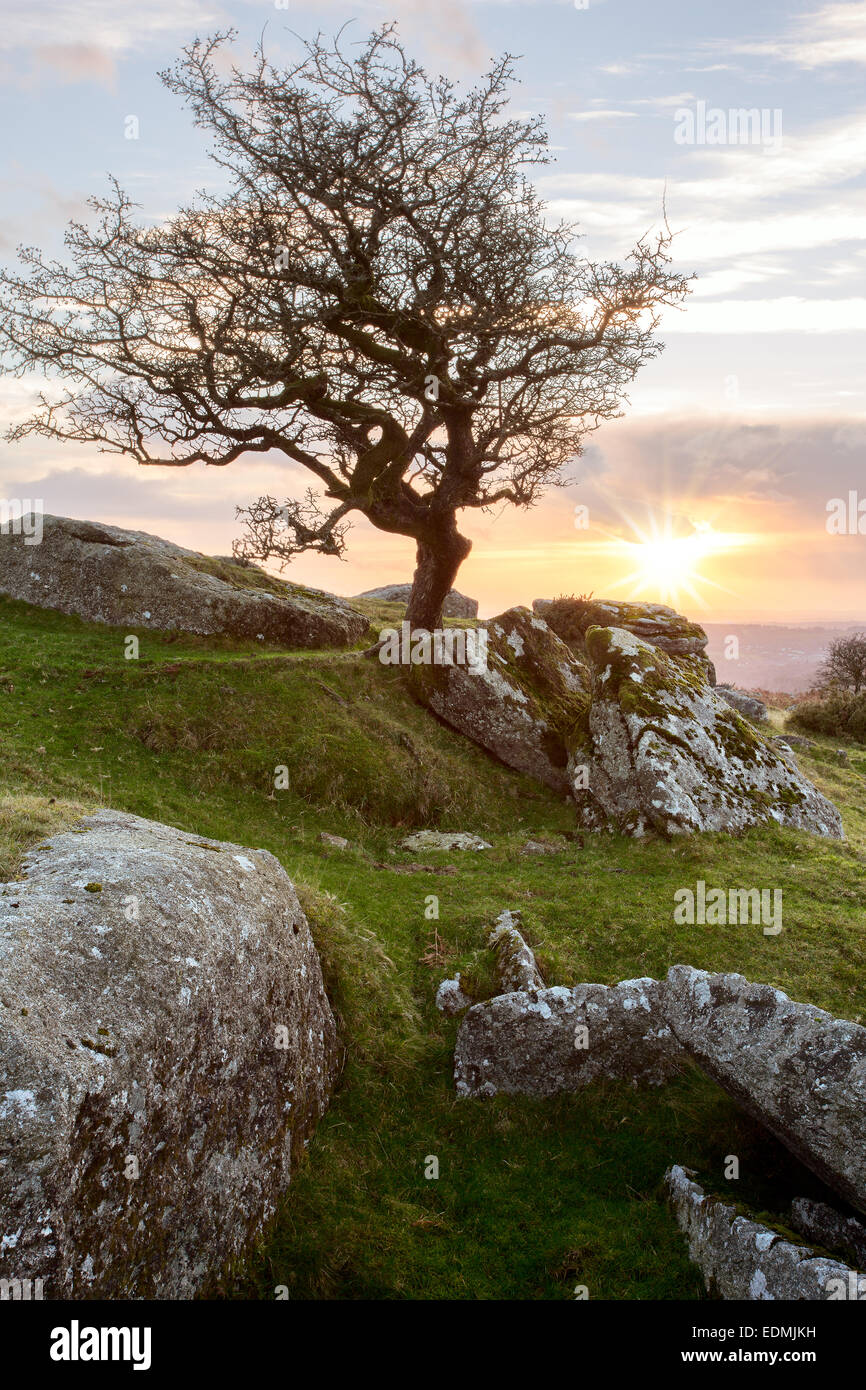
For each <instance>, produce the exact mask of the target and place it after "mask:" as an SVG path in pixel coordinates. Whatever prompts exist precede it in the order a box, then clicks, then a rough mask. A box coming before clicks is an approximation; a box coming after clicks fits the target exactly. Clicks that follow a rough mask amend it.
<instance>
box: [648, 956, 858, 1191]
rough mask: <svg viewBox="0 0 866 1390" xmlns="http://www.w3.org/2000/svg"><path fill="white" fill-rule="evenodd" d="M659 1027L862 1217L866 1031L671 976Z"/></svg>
mask: <svg viewBox="0 0 866 1390" xmlns="http://www.w3.org/2000/svg"><path fill="white" fill-rule="evenodd" d="M660 1009H661V1014H662V1017H663V1018H664V1020H665V1022H666V1023H667V1025H668V1027H669V1028H670V1030H671V1032H672V1033H673V1034H674V1036H675V1037H676V1039H677V1041H678V1042H679V1043H680V1045H681V1046H682V1047H683V1048H685V1050H686V1051H687V1052H689V1053H690V1054H691V1055H692V1057H694V1059H695V1060H696V1061H697V1063H698V1064H699V1066H700V1067H702V1069H703V1070H704V1071H705V1072H707V1074H708V1075H709V1076H711V1077H712V1078H713V1080H714V1081H717V1082H718V1084H719V1085H720V1086H723V1087H724V1089H725V1090H726V1091H728V1092H729V1094H730V1095H732V1096H733V1097H734V1099H735V1100H736V1101H738V1102H739V1104H740V1105H742V1106H743V1109H744V1110H747V1111H748V1112H749V1113H750V1114H751V1115H753V1116H754V1117H755V1119H757V1120H759V1121H760V1123H761V1124H763V1125H765V1126H766V1127H767V1129H769V1130H771V1131H772V1133H773V1134H775V1135H776V1137H777V1138H778V1139H779V1140H781V1142H782V1143H783V1144H785V1145H786V1147H787V1148H789V1149H790V1150H791V1152H792V1153H794V1154H796V1155H797V1157H798V1158H799V1159H800V1160H801V1161H802V1162H803V1163H805V1164H806V1166H807V1167H809V1168H811V1169H812V1171H813V1172H815V1173H817V1174H818V1177H819V1178H821V1179H822V1180H823V1181H824V1182H826V1183H827V1184H828V1185H829V1186H830V1187H832V1188H833V1189H834V1190H835V1191H836V1192H839V1193H841V1195H842V1196H843V1197H844V1198H845V1199H846V1200H847V1201H849V1202H851V1203H852V1204H853V1205H854V1206H856V1207H857V1208H858V1209H859V1210H860V1211H866V1028H862V1027H861V1026H860V1025H859V1024H857V1023H849V1022H847V1021H846V1020H845V1019H838V1018H833V1017H832V1016H831V1015H830V1014H828V1013H825V1012H824V1010H823V1009H817V1008H815V1007H814V1006H813V1005H811V1004H798V1003H795V1002H794V1001H793V1000H791V999H789V998H788V996H787V995H786V994H783V993H782V991H781V990H779V989H774V988H772V986H770V985H760V984H751V983H750V982H749V981H748V980H746V979H744V977H743V976H742V975H709V974H707V973H706V971H703V970H695V969H694V968H693V967H692V966H690V965H675V966H673V967H672V968H671V969H670V970H669V971H668V976H667V981H666V983H665V985H664V988H663V990H662V993H661V996H660Z"/></svg>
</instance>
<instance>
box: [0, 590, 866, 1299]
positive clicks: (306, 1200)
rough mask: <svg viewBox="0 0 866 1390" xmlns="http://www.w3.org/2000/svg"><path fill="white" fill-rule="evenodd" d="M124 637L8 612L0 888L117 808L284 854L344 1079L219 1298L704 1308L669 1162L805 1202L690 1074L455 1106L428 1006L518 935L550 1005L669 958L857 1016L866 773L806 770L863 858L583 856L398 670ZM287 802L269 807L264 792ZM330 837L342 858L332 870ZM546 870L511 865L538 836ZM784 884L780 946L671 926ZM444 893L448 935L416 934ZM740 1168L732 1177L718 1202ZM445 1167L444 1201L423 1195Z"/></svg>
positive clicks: (476, 973)
mask: <svg viewBox="0 0 866 1390" xmlns="http://www.w3.org/2000/svg"><path fill="white" fill-rule="evenodd" d="M124 635H125V634H123V633H121V632H119V631H118V630H115V629H109V628H103V627H98V626H94V625H88V624H85V623H81V622H79V621H77V620H75V619H72V618H66V617H63V616H62V615H59V614H55V613H49V612H45V611H41V610H36V609H32V608H28V607H27V606H25V605H23V604H18V603H13V602H10V601H8V600H4V599H2V598H0V741H2V748H3V758H2V764H0V876H3V877H10V876H14V875H15V873H16V872H17V871H18V867H19V865H20V858H21V854H22V852H23V850H24V849H25V848H26V846H27V845H28V844H29V843H32V842H33V840H34V839H36V838H38V837H40V836H42V835H44V834H46V833H49V832H50V831H51V830H52V829H54V828H57V827H58V826H60V825H63V824H66V823H69V821H70V820H72V819H74V817H75V816H76V815H78V814H80V813H81V811H82V810H84V809H87V808H91V807H95V806H97V805H100V804H110V805H113V806H117V807H120V808H123V809H124V810H128V811H132V812H135V813H136V814H138V815H143V816H148V817H153V818H156V819H159V820H164V821H167V822H169V823H171V824H173V825H178V826H181V827H183V828H185V829H187V830H191V831H193V830H194V831H197V832H199V833H201V834H205V835H209V836H215V837H219V838H225V839H231V840H234V841H237V842H239V843H241V844H246V845H250V846H262V847H265V848H267V849H269V850H271V851H272V852H273V853H274V854H276V855H277V856H278V858H279V859H280V860H281V861H282V863H283V864H284V865H285V867H286V869H287V871H288V872H289V874H290V875H291V876H292V878H293V879H294V880H295V881H296V883H297V884H298V886H299V890H300V891H301V893H302V897H303V899H304V901H305V903H306V906H307V909H308V911H309V914H310V917H311V921H312V923H313V927H314V934H315V936H316V940H317V943H318V945H319V949H320V952H321V954H322V957H323V963H324V967H325V971H326V976H327V981H328V988H329V992H330V994H331V997H332V1000H333V1001H334V1004H335V1007H336V1008H337V1010H338V1012H339V1015H340V1020H341V1027H342V1030H343V1034H344V1037H345V1039H346V1041H347V1043H348V1046H349V1060H348V1064H347V1068H346V1071H345V1073H344V1076H343V1078H342V1082H341V1085H340V1089H339V1091H338V1093H337V1095H336V1096H335V1098H334V1102H333V1104H332V1107H331V1109H330V1111H329V1113H328V1115H327V1117H326V1118H325V1120H324V1121H323V1123H322V1124H321V1126H320V1128H319V1130H318V1133H317V1135H316V1138H315V1139H314V1141H313V1143H312V1144H311V1145H310V1148H309V1150H308V1157H307V1161H306V1163H305V1164H304V1166H303V1168H302V1169H301V1170H300V1171H299V1172H298V1173H297V1175H296V1177H295V1179H294V1180H293V1183H292V1186H291V1191H290V1193H289V1195H288V1197H287V1201H286V1203H285V1208H284V1211H283V1212H282V1214H281V1216H280V1217H279V1219H278V1221H277V1222H276V1224H275V1225H274V1226H273V1227H272V1229H271V1230H269V1231H268V1232H266V1233H264V1237H263V1243H262V1248H261V1250H260V1251H259V1252H258V1254H256V1255H255V1256H254V1258H253V1259H252V1260H251V1261H250V1262H249V1264H248V1265H247V1266H246V1267H245V1268H244V1269H239V1270H237V1271H235V1272H234V1274H233V1276H232V1277H231V1278H227V1279H226V1281H225V1286H224V1293H225V1295H226V1296H227V1297H244V1298H245V1297H265V1298H271V1297H273V1294H274V1288H275V1286H277V1285H280V1284H285V1285H288V1287H289V1290H290V1296H291V1297H293V1298H311V1297H312V1298H395V1297H396V1298H417V1299H431V1298H434V1299H435V1298H484V1299H487V1298H539V1299H549V1298H570V1297H573V1295H574V1287H575V1285H578V1284H584V1285H586V1286H588V1289H589V1294H590V1297H591V1298H623V1299H682V1298H685V1299H692V1298H699V1297H702V1296H703V1290H702V1286H701V1284H700V1281H699V1278H698V1276H697V1274H696V1272H695V1270H694V1269H693V1268H692V1266H690V1264H689V1263H688V1260H687V1258H686V1253H685V1245H684V1242H683V1240H682V1237H681V1236H680V1235H679V1233H678V1231H677V1230H676V1228H675V1226H674V1223H673V1221H672V1219H671V1218H670V1216H669V1215H668V1213H667V1211H666V1209H665V1207H664V1204H663V1202H662V1201H661V1197H660V1183H661V1179H662V1176H663V1173H664V1170H665V1168H666V1166H667V1165H668V1164H669V1163H671V1162H674V1161H676V1162H681V1163H685V1164H687V1165H689V1166H691V1167H694V1168H697V1169H699V1170H700V1171H701V1172H702V1174H703V1175H705V1176H706V1177H707V1178H708V1180H710V1181H711V1182H712V1183H713V1184H714V1185H715V1186H716V1187H717V1188H718V1189H719V1190H723V1189H725V1188H727V1190H729V1191H730V1193H731V1194H732V1195H733V1196H734V1197H736V1198H739V1199H741V1200H746V1199H748V1200H753V1201H755V1202H757V1203H758V1204H759V1205H761V1206H766V1205H769V1203H770V1200H771V1199H770V1193H771V1189H772V1190H773V1191H774V1193H775V1195H774V1196H773V1197H772V1201H773V1202H774V1203H775V1205H776V1206H777V1207H778V1205H779V1201H780V1194H784V1193H785V1192H789V1193H803V1194H808V1193H810V1192H813V1193H817V1192H819V1190H820V1188H819V1185H818V1184H817V1182H816V1181H815V1180H814V1179H812V1178H811V1177H809V1176H808V1175H807V1174H804V1173H803V1171H802V1170H801V1169H800V1168H799V1167H798V1165H796V1164H795V1163H794V1161H793V1160H791V1159H789V1158H788V1157H787V1155H786V1154H785V1153H784V1151H782V1150H781V1149H780V1148H779V1147H778V1146H777V1145H776V1144H775V1143H773V1142H772V1141H771V1140H769V1139H768V1138H767V1137H766V1136H765V1135H764V1134H763V1133H762V1132H761V1131H760V1129H759V1128H758V1127H757V1126H756V1125H755V1124H753V1123H752V1122H751V1121H749V1120H748V1119H746V1118H745V1117H744V1116H742V1115H741V1114H740V1113H739V1112H738V1111H737V1110H736V1108H735V1107H734V1106H733V1104H732V1103H731V1102H730V1101H729V1100H728V1099H727V1098H726V1096H725V1095H724V1094H723V1093H722V1092H721V1091H720V1090H718V1088H716V1087H715V1086H714V1085H712V1084H711V1083H710V1082H709V1081H707V1080H706V1079H705V1078H703V1077H702V1076H700V1075H699V1074H698V1073H697V1072H696V1071H694V1070H691V1069H690V1070H688V1071H686V1072H685V1073H684V1074H683V1076H682V1077H681V1078H680V1079H679V1080H677V1081H676V1082H674V1083H673V1084H671V1085H668V1086H666V1087H664V1088H661V1089H659V1090H655V1091H639V1090H634V1089H632V1088H631V1087H629V1086H628V1085H626V1084H614V1083H607V1084H604V1085H599V1086H596V1087H595V1088H593V1089H591V1090H587V1091H585V1092H583V1093H582V1094H580V1095H577V1096H572V1097H562V1098H559V1099H557V1100H554V1101H544V1102H534V1101H529V1100H517V1099H505V1098H498V1099H496V1100H493V1101H485V1102H478V1101H460V1102H458V1101H456V1099H455V1097H454V1091H453V1084H452V1081H451V1055H452V1050H453V1043H454V1036H455V1033H456V1026H457V1025H456V1023H455V1022H453V1021H449V1020H446V1019H443V1018H442V1017H441V1015H439V1014H438V1013H437V1011H436V1010H435V1008H434V1006H433V996H434V993H435V988H436V985H437V983H438V981H439V980H440V979H441V978H443V977H444V975H446V974H451V973H453V971H454V970H455V969H458V968H460V969H462V970H463V971H464V972H465V973H466V974H467V976H468V977H469V978H471V979H473V981H475V983H476V985H477V986H478V988H479V989H480V988H482V987H483V985H484V984H485V981H488V977H489V967H488V963H487V960H486V955H485V953H484V952H483V950H482V947H483V942H484V939H485V934H486V931H487V929H488V928H489V926H490V924H491V923H492V921H493V919H494V918H495V917H496V916H497V915H498V913H499V912H500V911H501V910H502V909H503V908H505V907H512V908H514V907H518V908H520V909H521V910H522V913H523V921H524V924H525V930H526V934H527V936H528V938H529V939H530V941H531V943H532V944H533V946H534V947H535V949H536V952H537V955H538V958H539V961H540V963H541V966H542V969H543V971H544V973H545V977H546V979H547V980H548V981H549V982H550V983H551V984H554V983H566V984H567V983H572V982H576V981H579V980H597V981H601V982H603V983H614V982H616V981H617V980H619V979H622V978H626V977H631V976H636V975H643V974H648V975H654V976H659V975H662V974H664V972H665V971H666V970H667V968H668V966H669V965H671V964H673V963H674V962H677V961H685V962H688V963H690V964H693V965H697V966H701V967H704V968H707V969H716V970H739V971H741V972H742V973H743V974H745V975H747V976H749V977H750V978H752V979H755V980H761V981H767V982H770V983H772V984H775V985H778V986H780V987H781V988H783V989H785V990H786V991H788V992H789V993H790V994H791V995H792V996H793V997H794V998H796V999H801V1000H806V1001H809V1002H811V1003H815V1004H819V1005H822V1006H823V1007H825V1008H827V1009H830V1010H832V1011H833V1012H835V1013H837V1014H840V1015H842V1016H844V1017H847V1018H853V1019H857V1020H861V1016H866V985H864V979H863V971H862V959H863V947H864V941H866V873H864V864H866V797H864V788H866V750H864V749H862V748H856V747H855V746H854V745H850V746H849V752H850V766H844V765H842V764H841V763H840V761H839V760H838V758H837V757H836V755H835V749H836V748H837V747H839V746H841V745H840V740H839V739H838V738H835V739H833V740H821V739H818V740H817V742H816V748H815V750H814V752H813V753H812V754H810V755H809V756H805V755H804V756H803V759H802V765H803V766H804V768H805V769H806V771H807V773H808V774H809V775H810V776H812V777H813V779H814V780H815V781H816V783H817V784H818V785H819V787H820V788H821V789H822V790H823V791H824V792H825V793H826V794H827V795H829V796H830V797H831V798H832V799H833V800H834V801H835V802H836V804H837V805H839V807H840V808H841V810H842V813H843V817H844V819H845V825H846V831H847V834H848V837H849V838H848V841H847V843H845V844H841V845H840V844H835V843H828V842H825V841H820V840H817V839H813V838H811V837H809V836H806V835H802V834H799V833H796V832H793V831H782V830H778V829H775V830H760V831H753V832H751V833H749V834H747V835H744V836H742V837H737V838H725V837H721V836H703V837H695V838H690V839H681V840H677V841H675V842H673V843H666V842H663V841H660V840H646V841H641V842H636V841H628V840H621V839H618V838H615V837H608V836H604V837H593V836H590V835H585V836H583V837H582V838H581V837H580V836H577V837H576V838H574V839H569V838H567V836H568V835H570V834H572V833H573V832H574V829H575V826H574V819H573V813H572V811H571V810H570V808H569V807H568V806H567V805H566V804H565V803H564V802H563V801H561V800H559V799H557V798H556V797H554V796H553V795H552V794H551V793H549V792H547V791H546V790H545V789H543V788H541V787H539V786H536V785H535V784H534V783H532V782H530V781H528V780H527V779H526V778H523V777H521V776H519V775H518V774H516V773H512V772H510V771H509V770H508V769H506V768H503V767H501V766H500V765H499V764H497V763H496V762H495V761H493V760H492V759H490V758H488V757H487V756H486V755H485V754H484V753H482V752H481V751H480V750H479V749H477V748H475V747H474V746H473V745H472V744H470V743H469V742H467V741H466V740H465V739H463V738H461V737H460V736H459V735H457V734H456V733H453V732H452V731H450V730H448V729H447V728H445V727H444V726H443V725H441V724H440V723H439V722H438V721H436V720H435V719H433V718H432V717H431V716H430V715H429V714H427V713H426V712H425V711H424V710H422V709H421V708H419V707H418V706H417V705H416V704H414V703H413V701H412V700H411V698H410V696H409V694H408V692H407V690H406V688H405V686H404V684H403V677H402V675H401V673H400V671H399V670H396V669H393V668H386V667H382V666H380V665H379V664H378V663H374V662H371V661H369V660H364V659H362V658H360V657H359V656H358V655H357V654H316V653H302V654H297V655H285V654H283V655H279V654H274V653H273V651H263V650H262V649H261V647H260V646H256V645H255V644H248V645H243V644H238V643H229V642H226V641H219V640H215V639H207V638H193V637H185V636H171V635H158V634H154V633H152V632H144V631H142V632H140V633H139V634H138V635H139V637H140V641H141V659H140V660H139V661H137V662H135V661H126V660H124V655H123V650H124V647H123V636H124ZM280 765H285V766H287V767H288V769H289V780H290V786H289V789H288V790H285V791H276V790H275V789H274V771H275V768H276V767H278V766H280ZM421 825H429V826H437V827H441V828H447V829H460V830H469V831H474V832H476V833H479V834H482V835H484V836H485V838H487V839H489V840H491V841H492V843H493V849H492V850H491V851H489V852H486V853H482V854H473V855H462V856H461V855H460V854H451V855H442V854H438V855H437V854H425V855H423V856H419V855H411V854H407V853H405V852H403V851H400V850H399V849H398V848H397V846H398V843H399V841H400V839H401V838H402V836H403V835H404V834H405V833H407V831H408V830H409V829H411V828H413V827H417V826H421ZM322 830H326V831H330V832H334V833H336V834H340V835H344V836H346V837H347V838H348V839H349V840H350V847H349V848H348V849H347V850H345V851H339V850H336V849H332V848H329V847H327V846H326V845H324V844H323V843H322V841H321V839H320V832H321V831H322ZM530 837H531V838H533V839H542V840H548V841H549V842H550V843H552V844H554V845H556V846H557V847H558V852H557V853H556V854H553V855H550V856H544V857H542V856H531V855H523V854H521V847H522V846H523V844H524V843H525V841H526V840H527V839H528V838H530ZM699 878H703V879H705V880H706V882H707V883H708V885H709V886H719V887H740V886H742V887H759V888H760V887H768V888H776V887H780V888H781V889H782V890H783V903H784V930H783V932H782V934H781V935H780V936H778V937H765V936H764V935H763V934H762V932H761V929H760V927H697V926H696V927H686V926H675V925H674V923H673V907H674V897H673V895H674V892H675V890H676V889H677V888H679V887H686V886H691V887H693V886H694V884H695V882H696V880H697V879H699ZM431 895H435V897H436V898H437V899H438V910H439V917H438V920H434V919H432V918H431V917H430V915H429V913H430V911H431V901H430V899H431ZM728 1154H737V1155H738V1156H739V1158H740V1162H741V1175H742V1176H741V1178H740V1181H739V1182H736V1183H735V1182H731V1183H728V1184H725V1182H724V1179H723V1176H722V1174H723V1167H724V1160H725V1157H726V1155H728ZM429 1155H436V1156H437V1157H438V1159H439V1172H440V1176H439V1178H438V1180H428V1179H426V1178H425V1175H424V1174H425V1162H426V1160H427V1157H428V1156H429Z"/></svg>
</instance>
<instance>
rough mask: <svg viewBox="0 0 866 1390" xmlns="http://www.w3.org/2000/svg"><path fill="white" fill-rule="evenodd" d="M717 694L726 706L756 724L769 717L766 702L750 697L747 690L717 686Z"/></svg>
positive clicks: (729, 686)
mask: <svg viewBox="0 0 866 1390" xmlns="http://www.w3.org/2000/svg"><path fill="white" fill-rule="evenodd" d="M716 694H717V695H721V697H722V699H723V700H724V701H725V703H726V704H728V705H730V706H731V708H732V709H735V710H737V711H738V713H740V714H742V715H744V716H745V718H746V719H754V720H755V722H756V723H761V721H762V720H764V719H766V717H767V706H766V705H765V704H764V701H763V700H761V699H760V698H759V697H758V696H757V695H750V694H749V692H748V691H747V690H738V689H737V688H736V686H733V685H717V686H716ZM774 742H775V740H774Z"/></svg>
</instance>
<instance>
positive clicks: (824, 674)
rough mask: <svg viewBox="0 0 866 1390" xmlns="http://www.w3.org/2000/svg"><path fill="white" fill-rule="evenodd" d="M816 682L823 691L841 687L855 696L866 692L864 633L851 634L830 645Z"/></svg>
mask: <svg viewBox="0 0 866 1390" xmlns="http://www.w3.org/2000/svg"><path fill="white" fill-rule="evenodd" d="M818 681H819V684H820V685H821V686H822V687H823V688H824V689H831V688H833V687H834V686H835V687H838V686H842V687H843V688H844V689H845V690H853V691H854V694H855V695H859V694H860V691H861V690H866V632H852V633H850V634H849V635H848V636H847V637H837V638H836V639H835V641H833V642H831V643H830V645H829V647H828V648H827V655H826V657H825V659H824V661H823V663H822V665H821V667H820V668H819V671H818Z"/></svg>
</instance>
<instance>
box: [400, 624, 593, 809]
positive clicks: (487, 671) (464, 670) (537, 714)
mask: <svg viewBox="0 0 866 1390" xmlns="http://www.w3.org/2000/svg"><path fill="white" fill-rule="evenodd" d="M481 626H482V627H483V628H486V630H487V634H488V638H487V662H486V666H485V667H483V668H474V669H473V668H470V667H467V666H461V665H456V664H453V663H451V662H446V663H445V664H442V665H439V666H434V665H429V666H421V665H419V666H413V667H412V668H411V679H412V682H413V686H414V688H415V691H416V694H417V695H418V698H419V699H420V700H421V701H422V703H424V704H426V705H428V706H429V708H430V709H432V710H433V711H434V713H435V714H438V715H439V717H440V718H441V719H444V720H445V721H446V723H448V724H450V725H451V726H452V728H455V729H457V730H459V732H460V733H462V734H465V735H466V736H467V738H471V739H473V740H474V742H475V743H479V744H480V745H481V747H482V748H486V749H487V750H488V752H490V753H493V754H495V756H496V757H497V758H499V759H500V760H501V761H502V762H504V763H506V764H507V765H508V766H509V767H513V768H516V770H517V771H518V772H525V773H527V774H528V775H529V776H530V777H535V778H537V780H538V781H540V782H543V783H544V784H545V785H546V786H548V787H552V788H553V790H554V791H559V792H562V793H563V794H567V793H568V792H569V790H570V787H571V782H570V780H569V776H568V770H567V769H568V758H569V751H570V747H571V743H570V740H571V736H572V732H573V730H574V727H575V725H579V724H580V723H581V721H585V719H586V714H587V710H588V708H589V695H588V693H587V692H588V689H589V686H588V679H587V673H586V669H585V667H584V665H583V664H582V663H581V662H580V661H578V659H577V658H576V657H575V656H574V654H573V653H572V652H570V651H569V649H568V647H567V646H566V645H565V643H564V642H561V641H560V640H559V638H558V637H557V636H556V635H555V634H554V633H553V632H551V630H550V628H549V627H548V626H547V624H546V623H545V622H543V621H542V619H541V618H538V617H535V616H533V614H532V613H530V611H529V609H528V608H510V609H509V610H508V611H507V612H506V613H501V614H500V615H499V617H497V618H491V619H490V621H489V622H486V623H483V624H481Z"/></svg>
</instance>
